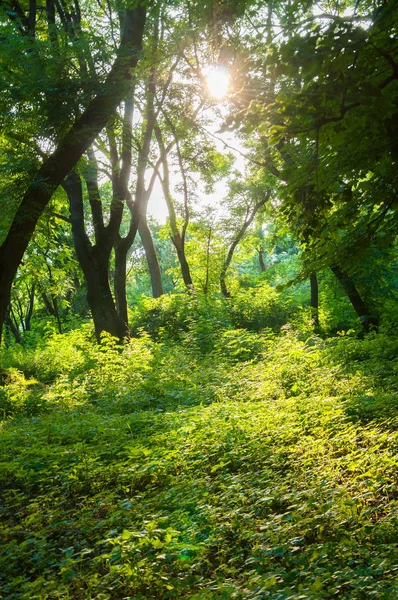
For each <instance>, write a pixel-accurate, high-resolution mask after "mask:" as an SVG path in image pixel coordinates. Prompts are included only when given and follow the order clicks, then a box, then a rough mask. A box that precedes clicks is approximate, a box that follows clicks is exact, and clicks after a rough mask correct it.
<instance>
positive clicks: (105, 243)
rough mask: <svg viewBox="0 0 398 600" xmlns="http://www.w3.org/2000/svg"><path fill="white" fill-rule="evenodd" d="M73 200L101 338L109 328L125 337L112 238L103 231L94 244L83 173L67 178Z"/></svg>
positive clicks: (75, 224) (83, 266)
mask: <svg viewBox="0 0 398 600" xmlns="http://www.w3.org/2000/svg"><path fill="white" fill-rule="evenodd" d="M63 185H64V188H65V190H66V192H67V194H68V198H69V203H70V215H71V223H72V235H73V243H74V246H75V250H76V255H77V258H78V261H79V264H80V267H81V269H82V271H83V274H84V279H85V282H86V285H87V301H88V304H89V306H90V309H91V313H92V316H93V321H94V328H95V334H96V337H97V340H98V341H100V337H101V333H102V332H103V331H107V332H108V333H110V334H111V335H113V336H115V337H117V338H118V339H120V340H122V339H123V338H124V337H125V334H126V331H125V327H124V323H123V322H122V320H121V319H120V318H119V315H118V313H117V311H116V307H115V303H114V301H113V297H112V292H111V289H110V285H109V260H110V254H111V251H112V238H111V237H109V236H108V235H107V231H106V230H103V231H102V234H101V233H99V234H98V235H99V239H98V240H97V243H96V244H95V245H94V246H92V245H91V242H90V240H89V238H88V237H87V234H86V231H85V227H84V209H83V190H82V182H81V179H80V176H79V175H78V174H77V173H75V172H74V171H72V172H71V173H70V174H69V175H68V177H67V178H66V179H65V181H64V184H63Z"/></svg>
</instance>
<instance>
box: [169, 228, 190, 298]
mask: <svg viewBox="0 0 398 600" xmlns="http://www.w3.org/2000/svg"><path fill="white" fill-rule="evenodd" d="M171 240H172V242H173V244H174V247H175V249H176V252H177V257H178V261H179V263H180V267H181V275H182V279H183V281H184V284H185V286H186V287H187V289H188V290H192V289H193V281H192V277H191V271H190V268H189V264H188V261H187V257H186V254H185V244H184V241H183V238H182V236H181V235H180V232H179V231H177V232H176V233H175V235H172V236H171Z"/></svg>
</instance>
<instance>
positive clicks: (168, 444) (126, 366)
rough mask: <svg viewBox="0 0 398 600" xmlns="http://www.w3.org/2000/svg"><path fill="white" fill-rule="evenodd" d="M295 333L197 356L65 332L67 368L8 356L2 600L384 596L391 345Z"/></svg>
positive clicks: (391, 582)
mask: <svg viewBox="0 0 398 600" xmlns="http://www.w3.org/2000/svg"><path fill="white" fill-rule="evenodd" d="M299 338H300V336H297V335H296V333H295V332H294V331H292V330H290V329H287V330H286V331H285V333H284V335H282V336H280V337H276V336H275V335H273V334H271V333H265V334H263V335H257V334H250V335H248V334H247V333H245V332H242V331H236V332H231V331H229V332H228V333H227V334H225V335H224V336H221V337H220V340H219V341H218V343H217V344H216V345H215V347H214V349H213V351H212V352H210V353H208V354H204V355H203V354H201V353H200V351H199V350H198V349H197V348H196V346H195V340H194V339H192V338H187V339H186V340H185V342H180V343H179V344H171V343H169V344H167V343H157V344H155V343H153V342H151V341H150V340H148V339H146V338H143V339H142V340H136V341H133V342H132V344H131V345H130V347H129V348H127V349H126V350H125V351H124V352H122V353H121V352H120V351H118V349H117V348H116V347H115V346H113V345H112V343H111V342H110V341H109V343H108V346H107V348H106V349H105V350H101V351H100V350H98V349H96V348H95V347H91V346H90V344H89V342H88V341H87V340H86V341H85V342H83V341H82V338H79V342H78V344H77V342H76V335H75V337H73V335H72V336H71V337H70V338H68V337H67V336H64V337H63V338H62V339H63V344H64V353H66V354H67V352H68V347H69V349H70V361H69V365H68V372H64V373H58V374H57V373H54V372H53V373H50V374H49V373H48V372H45V370H44V373H41V372H40V370H41V369H43V366H42V365H43V364H45V363H44V362H43V361H41V358H40V355H39V354H36V357H35V358H34V359H33V358H32V360H31V362H30V363H29V364H27V363H26V362H25V363H24V370H25V375H26V379H25V377H24V378H22V375H19V377H20V380H19V383H18V376H16V375H15V372H14V379H12V381H11V382H9V384H8V387H7V385H6V386H5V392H4V398H5V399H3V401H4V405H5V406H6V407H7V411H8V415H9V416H8V418H7V419H6V420H4V421H3V425H2V435H1V441H0V448H1V456H2V464H1V489H2V504H1V513H2V521H1V530H0V531H1V538H2V540H3V543H2V545H1V549H0V560H1V569H0V581H1V585H2V587H1V588H0V589H1V590H2V598H3V599H7V600H11V599H26V600H28V599H29V600H31V599H32V600H33V599H47V598H62V599H80V598H82V599H83V598H85V599H93V600H94V599H97V600H100V599H101V600H106V599H108V600H121V599H128V598H129V599H131V600H133V599H134V600H143V599H168V598H175V599H177V598H181V599H184V598H189V599H191V600H199V599H200V600H205V599H206V600H207V599H215V600H221V599H225V600H227V599H230V598H236V599H242V600H243V599H253V600H254V599H256V600H260V599H266V598H271V599H273V600H282V599H286V600H287V599H297V600H298V599H307V598H308V599H319V598H347V599H352V600H354V599H358V600H359V599H368V598H375V599H377V600H380V599H381V600H382V599H391V600H392V599H395V598H396V597H398V510H397V507H398V492H397V476H398V453H397V450H398V434H397V423H398V399H397V395H396V384H397V379H398V369H397V361H396V358H397V348H398V344H397V342H396V340H394V339H393V338H391V337H388V336H386V335H370V336H367V337H366V338H365V339H364V340H358V339H356V338H354V337H350V336H344V337H340V338H335V339H331V340H329V341H327V342H325V341H322V340H319V339H318V338H313V339H310V340H307V342H305V341H301V340H300V339H299ZM68 344H69V346H68ZM77 345H78V346H79V348H80V350H79V352H80V353H79V352H78V351H77V349H76V346H77ZM72 349H73V352H72ZM144 350H145V351H144ZM47 351H48V350H47ZM43 352H46V350H43ZM248 356H249V357H250V360H246V359H247V358H248ZM73 357H75V358H73ZM7 360H8V362H9V365H8V366H10V367H11V366H12V367H13V368H14V369H15V368H17V367H18V365H17V361H16V358H15V355H14V356H9V357H8V358H7V357H5V361H7ZM13 361H14V362H13ZM73 361H75V363H76V365H75V366H76V368H75V367H74V364H75V363H74V362H73ZM85 361H86V362H85ZM98 361H100V367H101V368H98V364H99V363H98ZM101 361H102V362H101ZM83 367H84V368H83ZM48 368H50V367H48ZM65 368H66V367H65ZM16 377H17V382H16V379H15V378H16ZM32 377H34V378H35V383H32V381H31V380H32ZM40 378H41V379H40ZM18 386H19V387H18ZM18 389H19V392H17V391H16V390H18ZM21 390H22V391H21ZM26 399H27V400H26ZM13 407H14V409H15V410H14V412H13V410H12V409H13Z"/></svg>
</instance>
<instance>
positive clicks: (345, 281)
mask: <svg viewBox="0 0 398 600" xmlns="http://www.w3.org/2000/svg"><path fill="white" fill-rule="evenodd" d="M330 269H331V271H332V272H333V273H334V275H335V276H336V277H337V279H338V280H339V282H340V285H341V287H342V288H343V290H344V291H345V293H346V294H347V296H348V298H349V300H350V302H351V304H352V306H353V308H354V310H355V312H356V314H357V315H358V317H359V320H360V321H361V323H362V326H363V328H364V330H365V331H366V332H368V331H370V329H371V328H372V327H375V328H377V326H378V317H377V316H376V315H372V311H371V310H370V308H369V307H368V306H367V304H366V302H365V300H364V299H363V298H362V297H361V296H360V294H359V292H358V290H357V288H356V285H355V283H354V281H353V280H352V279H351V277H350V276H349V275H347V273H345V272H344V271H342V270H341V269H340V267H338V266H333V267H330Z"/></svg>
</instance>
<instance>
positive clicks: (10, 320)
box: [5, 302, 21, 344]
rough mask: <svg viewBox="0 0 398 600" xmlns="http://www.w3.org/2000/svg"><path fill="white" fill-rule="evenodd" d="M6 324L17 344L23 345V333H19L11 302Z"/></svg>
mask: <svg viewBox="0 0 398 600" xmlns="http://www.w3.org/2000/svg"><path fill="white" fill-rule="evenodd" d="M5 324H6V327H7V328H8V330H9V331H10V332H11V333H12V335H13V336H14V339H15V341H16V342H17V344H20V343H21V332H20V331H19V327H18V323H17V321H16V319H15V318H14V315H13V312H12V306H11V302H10V304H9V307H8V310H7V316H6V319H5Z"/></svg>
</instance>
